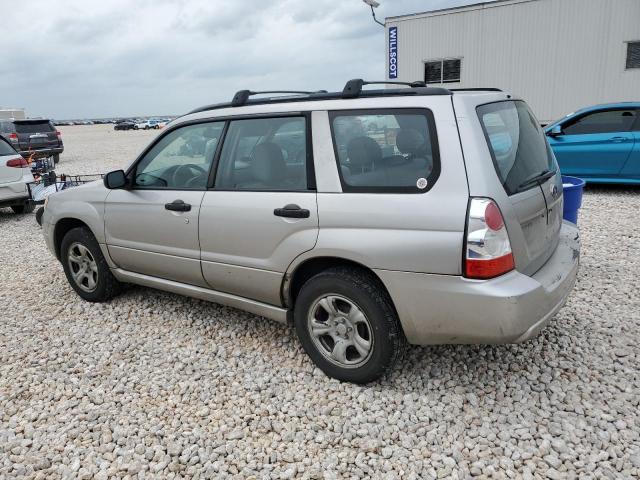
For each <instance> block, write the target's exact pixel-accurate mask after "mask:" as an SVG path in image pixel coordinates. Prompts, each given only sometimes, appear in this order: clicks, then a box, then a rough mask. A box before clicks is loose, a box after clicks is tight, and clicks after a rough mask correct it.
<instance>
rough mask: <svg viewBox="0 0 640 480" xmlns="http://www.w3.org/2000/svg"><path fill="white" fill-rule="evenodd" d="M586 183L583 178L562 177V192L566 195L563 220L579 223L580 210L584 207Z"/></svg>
mask: <svg viewBox="0 0 640 480" xmlns="http://www.w3.org/2000/svg"><path fill="white" fill-rule="evenodd" d="M584 184H585V181H584V180H582V179H581V178H576V177H566V176H564V175H562V190H563V195H564V210H563V212H562V218H564V219H565V220H568V221H570V222H572V223H575V224H577V223H578V210H580V206H581V205H582V190H583V189H584Z"/></svg>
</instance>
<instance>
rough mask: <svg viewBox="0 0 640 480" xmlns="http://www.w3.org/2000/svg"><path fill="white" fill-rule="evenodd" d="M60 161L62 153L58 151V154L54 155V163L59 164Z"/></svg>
mask: <svg viewBox="0 0 640 480" xmlns="http://www.w3.org/2000/svg"><path fill="white" fill-rule="evenodd" d="M59 161H60V154H59V153H56V154H55V155H54V156H53V164H54V165H57V164H58V162H59Z"/></svg>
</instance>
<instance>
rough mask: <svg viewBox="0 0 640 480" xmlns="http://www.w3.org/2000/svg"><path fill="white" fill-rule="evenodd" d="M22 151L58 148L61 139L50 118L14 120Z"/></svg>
mask: <svg viewBox="0 0 640 480" xmlns="http://www.w3.org/2000/svg"><path fill="white" fill-rule="evenodd" d="M13 123H14V125H15V129H16V134H17V135H18V145H19V147H20V150H21V151H28V150H34V151H35V150H48V149H52V148H58V147H59V146H60V139H59V137H58V134H57V132H56V129H55V127H54V126H53V124H52V123H51V122H50V121H49V120H16V121H14V122H13Z"/></svg>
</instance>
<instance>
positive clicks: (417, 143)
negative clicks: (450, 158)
mask: <svg viewBox="0 0 640 480" xmlns="http://www.w3.org/2000/svg"><path fill="white" fill-rule="evenodd" d="M396 146H397V147H398V150H400V151H401V152H402V153H404V154H413V155H418V154H422V155H424V154H426V153H427V152H426V151H427V142H426V139H425V137H424V135H423V134H421V133H420V132H419V131H418V130H416V129H415V128H403V129H401V130H400V131H399V132H398V135H397V136H396Z"/></svg>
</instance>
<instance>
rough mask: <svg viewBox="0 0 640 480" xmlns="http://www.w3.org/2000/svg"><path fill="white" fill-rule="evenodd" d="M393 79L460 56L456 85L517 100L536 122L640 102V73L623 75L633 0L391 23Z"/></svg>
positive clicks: (569, 0) (636, 8) (487, 10)
mask: <svg viewBox="0 0 640 480" xmlns="http://www.w3.org/2000/svg"><path fill="white" fill-rule="evenodd" d="M387 26H388V27H389V26H397V27H398V80H406V81H410V80H422V79H424V62H425V61H427V60H434V59H439V58H448V57H461V58H462V59H463V60H462V74H461V82H460V83H456V84H445V85H444V86H449V87H451V88H455V87H462V88H464V87H498V88H502V89H504V90H507V91H510V92H512V93H513V94H515V95H518V96H521V97H523V98H524V99H526V100H527V102H528V103H529V104H530V105H531V106H532V108H533V110H534V111H535V112H536V115H537V116H538V118H539V119H540V120H541V121H544V122H547V121H552V120H555V119H557V118H560V117H562V116H564V115H566V114H567V113H569V112H572V111H574V110H576V109H578V108H580V107H584V106H587V105H593V104H597V103H606V102H614V101H625V100H626V101H632V100H633V101H640V69H633V70H625V59H626V52H627V45H626V43H625V42H628V41H633V40H640V0H535V1H524V2H510V3H497V4H489V5H486V6H484V7H483V8H477V7H476V8H471V9H465V10H462V11H453V12H451V13H446V12H445V13H439V14H436V15H428V14H426V15H420V16H409V17H405V18H394V19H391V20H389V21H388V22H387Z"/></svg>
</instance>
